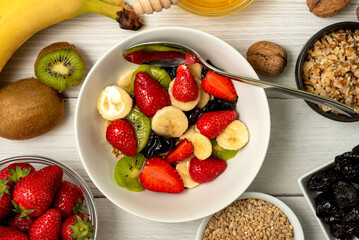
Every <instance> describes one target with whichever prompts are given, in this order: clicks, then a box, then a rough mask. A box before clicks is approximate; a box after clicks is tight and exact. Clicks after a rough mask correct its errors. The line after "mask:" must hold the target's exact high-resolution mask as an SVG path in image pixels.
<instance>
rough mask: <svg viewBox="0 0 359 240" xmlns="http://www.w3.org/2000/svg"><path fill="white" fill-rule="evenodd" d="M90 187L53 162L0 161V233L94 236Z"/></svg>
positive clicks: (22, 236) (30, 159) (18, 236)
mask: <svg viewBox="0 0 359 240" xmlns="http://www.w3.org/2000/svg"><path fill="white" fill-rule="evenodd" d="M97 221H98V220H97V210H96V206H95V202H94V198H93V196H92V193H91V190H90V189H89V187H88V186H87V184H86V183H85V181H84V180H83V179H82V178H81V177H80V175H78V174H77V173H76V172H75V171H74V170H72V169H71V168H69V167H67V166H66V165H64V164H62V163H60V162H57V161H55V160H52V159H49V158H44V157H36V156H19V157H12V158H7V159H4V160H1V161H0V236H1V237H5V238H6V239H23V240H27V239H59V238H61V239H63V240H65V239H66V240H67V239H68V240H70V239H80V238H81V239H96V234H97Z"/></svg>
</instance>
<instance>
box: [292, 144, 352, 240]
mask: <svg viewBox="0 0 359 240" xmlns="http://www.w3.org/2000/svg"><path fill="white" fill-rule="evenodd" d="M298 183H299V186H300V188H301V190H302V192H303V194H304V197H305V198H306V200H307V202H308V203H309V206H310V208H311V209H312V211H313V212H314V214H315V215H316V217H317V220H318V223H319V225H320V227H321V228H322V230H323V232H324V235H325V236H326V239H328V240H332V239H340V240H350V239H358V238H359V145H358V146H356V147H354V148H353V149H352V150H351V151H348V152H345V153H343V154H340V155H338V156H336V157H335V158H334V162H333V161H330V162H329V163H326V164H324V165H323V166H320V167H319V168H317V169H314V170H313V171H311V172H309V173H307V174H305V175H304V176H302V177H300V178H299V179H298Z"/></svg>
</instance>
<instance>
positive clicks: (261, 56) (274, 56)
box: [247, 41, 287, 76]
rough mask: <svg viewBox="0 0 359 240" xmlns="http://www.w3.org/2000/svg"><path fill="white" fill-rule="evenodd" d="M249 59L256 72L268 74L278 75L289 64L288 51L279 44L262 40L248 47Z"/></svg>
mask: <svg viewBox="0 0 359 240" xmlns="http://www.w3.org/2000/svg"><path fill="white" fill-rule="evenodd" d="M247 60H248V62H249V63H250V64H251V65H252V67H253V68H254V70H256V72H258V73H260V74H263V75H266V76H277V75H279V74H280V73H281V72H282V71H283V69H284V67H285V66H286V65H287V52H286V51H285V49H284V48H283V47H281V46H279V45H278V44H275V43H272V42H268V41H260V42H256V43H254V44H253V45H252V46H251V47H250V48H249V49H248V52H247Z"/></svg>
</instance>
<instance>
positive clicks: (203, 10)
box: [178, 0, 254, 17]
mask: <svg viewBox="0 0 359 240" xmlns="http://www.w3.org/2000/svg"><path fill="white" fill-rule="evenodd" d="M253 1H254V0H235V1H234V2H233V3H231V4H225V5H223V6H221V7H211V6H203V7H200V6H198V5H197V4H196V2H198V0H195V1H194V0H182V1H180V2H179V3H178V6H179V7H180V8H182V9H184V10H186V11H187V12H190V13H194V14H197V15H200V16H205V17H220V16H226V15H229V14H232V13H235V12H238V11H240V10H242V9H243V8H245V7H247V6H248V5H249V4H250V3H252V2H253Z"/></svg>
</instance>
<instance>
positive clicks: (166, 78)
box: [130, 65, 172, 95]
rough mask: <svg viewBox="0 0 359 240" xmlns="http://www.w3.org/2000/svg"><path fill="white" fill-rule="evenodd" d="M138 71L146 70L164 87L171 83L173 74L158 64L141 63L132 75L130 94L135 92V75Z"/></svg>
mask: <svg viewBox="0 0 359 240" xmlns="http://www.w3.org/2000/svg"><path fill="white" fill-rule="evenodd" d="M138 72H146V73H148V74H149V75H150V76H151V77H153V78H154V79H156V80H157V81H158V82H159V83H160V84H161V86H162V87H164V88H166V89H168V87H169V85H170V83H171V81H172V80H171V76H170V75H169V74H168V72H167V71H166V70H164V69H162V68H160V67H158V66H153V65H141V66H139V67H138V68H137V69H136V70H135V71H134V72H133V73H132V77H131V84H130V94H131V95H134V94H133V89H134V83H135V77H136V74H137V73H138Z"/></svg>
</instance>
